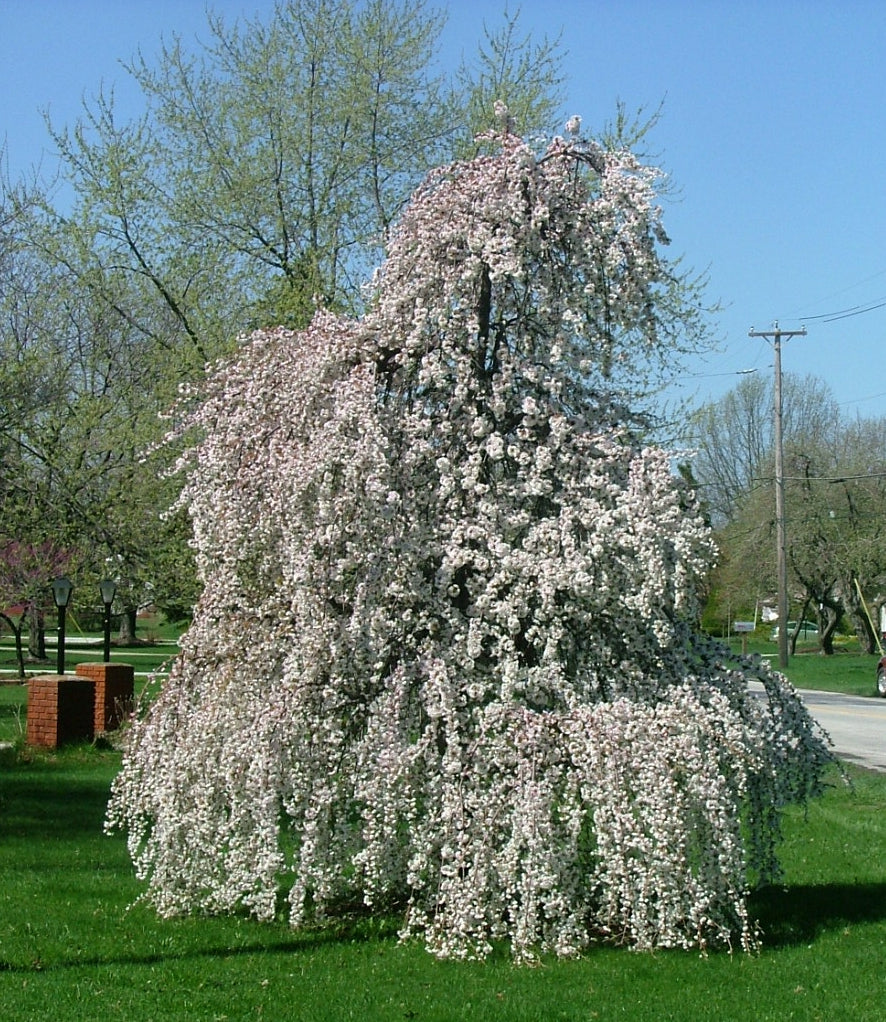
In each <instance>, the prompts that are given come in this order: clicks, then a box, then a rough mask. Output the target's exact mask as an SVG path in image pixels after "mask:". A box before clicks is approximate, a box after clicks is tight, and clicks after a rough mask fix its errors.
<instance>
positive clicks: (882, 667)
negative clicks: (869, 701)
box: [877, 656, 886, 698]
mask: <svg viewBox="0 0 886 1022" xmlns="http://www.w3.org/2000/svg"><path fill="white" fill-rule="evenodd" d="M877 695H878V696H883V697H884V698H886V656H881V657H880V662H879V663H878V664H877Z"/></svg>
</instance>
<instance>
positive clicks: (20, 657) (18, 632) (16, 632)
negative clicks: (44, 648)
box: [0, 614, 25, 681]
mask: <svg viewBox="0 0 886 1022" xmlns="http://www.w3.org/2000/svg"><path fill="white" fill-rule="evenodd" d="M0 618H2V619H3V620H4V621H5V622H6V623H7V624H8V625H9V627H10V628H11V629H12V634H13V637H14V638H15V659H16V661H17V662H18V676H19V678H21V680H22V681H24V680H25V651H24V648H23V646H22V625H23V624H24V619H25V615H24V614H22V616H21V617H20V618H19V619H18V624H16V623H15V621H13V620H12V618H11V617H8V616H7V615H6V614H0Z"/></svg>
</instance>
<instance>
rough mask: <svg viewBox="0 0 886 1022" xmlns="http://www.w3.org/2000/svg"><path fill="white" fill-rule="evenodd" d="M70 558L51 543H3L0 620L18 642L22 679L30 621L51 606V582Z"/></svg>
mask: <svg viewBox="0 0 886 1022" xmlns="http://www.w3.org/2000/svg"><path fill="white" fill-rule="evenodd" d="M71 557H72V555H71V552H70V551H68V550H64V549H62V548H60V547H58V546H56V544H55V543H53V542H51V541H49V540H47V541H44V542H42V543H25V542H21V541H19V540H14V539H7V540H0V620H2V621H5V622H6V624H7V625H8V626H9V629H10V631H11V632H12V635H13V638H14V641H15V655H16V662H17V664H18V676H19V678H22V679H24V677H25V651H24V643H23V641H22V632H23V631H24V628H25V625H26V624H27V622H28V618H29V616H30V615H33V614H42V613H43V611H44V610H45V609H46V608H47V607H51V606H52V594H51V591H50V586H51V584H52V580H53V579H54V578H57V577H58V576H59V575H62V574H64V572H65V571H67V570H68V568H69V566H70V563H71Z"/></svg>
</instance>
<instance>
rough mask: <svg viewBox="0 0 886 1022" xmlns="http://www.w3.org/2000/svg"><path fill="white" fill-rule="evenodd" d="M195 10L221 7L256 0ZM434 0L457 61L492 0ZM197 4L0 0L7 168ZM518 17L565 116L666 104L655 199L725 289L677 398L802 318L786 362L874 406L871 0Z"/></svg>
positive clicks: (765, 368) (492, 11)
mask: <svg viewBox="0 0 886 1022" xmlns="http://www.w3.org/2000/svg"><path fill="white" fill-rule="evenodd" d="M211 6H212V7H213V9H215V10H218V11H221V12H223V13H224V14H226V15H227V16H229V17H235V16H237V15H240V14H247V15H252V14H255V13H257V12H268V11H270V10H271V9H272V7H273V0H216V2H214V3H212V4H211ZM441 6H446V7H448V10H449V23H448V26H447V29H446V31H445V34H444V38H443V43H444V49H443V60H444V61H445V62H447V63H451V64H452V65H455V64H456V63H458V60H459V58H460V55H461V53H462V52H465V53H466V54H468V55H471V54H472V53H473V52H474V51H475V49H476V42H477V40H478V39H479V38H480V37H481V36H482V32H483V24H484V20H485V21H486V22H487V23H488V24H489V25H493V26H494V25H496V24H498V23H499V20H500V16H501V13H502V11H503V9H504V2H503V0H494V2H490V0H450V2H449V3H448V4H445V3H441ZM204 7H205V5H204V0H128V2H124V0H0V96H2V104H0V139H4V138H5V144H6V150H7V159H8V161H9V166H10V169H11V170H12V172H13V174H15V173H17V172H19V171H22V170H24V169H26V168H27V167H28V166H29V165H31V164H34V163H36V162H38V161H39V160H40V159H41V155H43V153H44V149H45V147H46V145H47V135H46V131H45V127H44V124H43V119H42V116H41V110H44V109H47V108H48V109H49V111H50V112H51V115H52V117H53V120H54V121H55V122H56V123H58V124H63V123H66V122H70V121H72V120H73V119H74V118H75V117H76V116H77V114H78V113H79V111H80V101H81V98H82V97H83V96H84V95H90V94H93V93H94V92H95V91H96V90H97V88H98V86H99V85H100V83H102V82H104V83H105V85H108V84H112V83H113V84H115V86H116V92H117V99H118V103H119V104H120V105H121V107H123V108H126V105H127V104H131V103H135V102H136V101H137V93H136V92H134V91H133V90H132V88H131V87H130V86H129V84H128V82H127V78H126V75H125V73H124V72H123V70H122V69H121V67H120V63H119V60H120V59H121V58H123V59H126V58H128V57H130V56H131V55H132V54H133V53H134V52H135V51H136V50H137V49H138V48H141V50H142V51H143V53H144V54H145V55H146V56H151V55H152V54H154V53H156V50H157V44H158V40H159V37H160V35H161V33H165V34H167V35H168V34H169V33H171V32H180V33H181V34H182V35H183V36H184V37H185V38H186V39H188V38H193V37H194V36H195V35H199V34H201V33H202V34H204V35H205V32H204V29H205V24H206V22H205V14H204ZM515 7H516V4H515V3H514V2H513V0H512V3H511V9H512V10H513V9H514V8H515ZM521 23H522V25H523V27H524V28H525V29H526V30H527V31H532V32H533V33H538V34H548V35H549V36H557V35H558V34H559V33H560V32H561V31H562V40H563V45H564V48H565V49H566V51H567V58H566V63H565V71H566V74H567V78H568V80H567V82H566V94H567V97H568V98H567V101H566V107H567V109H566V110H565V111H564V113H566V114H571V113H578V114H581V116H582V118H583V122H584V125H585V127H586V128H588V129H590V130H592V131H593V130H594V129H595V128H599V127H600V126H602V125H603V124H604V123H605V122H606V121H608V120H611V118H612V116H613V114H614V111H615V108H616V102H617V101H618V100H621V101H623V102H624V103H625V104H626V106H627V108H628V110H631V111H632V110H634V109H636V108H639V107H645V108H647V109H648V110H650V111H651V110H654V109H655V108H656V107H657V106H658V105H659V104H660V103H662V102H663V104H664V105H663V115H662V119H661V121H660V122H659V124H658V126H657V127H656V128H655V130H654V132H653V134H652V136H651V138H650V141H649V148H650V149H651V150H652V151H653V152H654V153H655V154H656V156H657V157H658V159H659V161H660V163H661V164H662V165H663V166H664V168H665V169H666V170H667V171H668V172H669V174H670V175H671V177H672V179H673V182H674V185H675V186H676V187H677V189H678V190H679V196H678V198H677V199H674V200H668V201H667V203H666V219H665V223H666V227H667V229H668V232H669V234H670V236H671V238H672V242H673V244H672V251H673V253H675V254H680V255H682V256H684V258H685V261H686V264H687V265H688V266H691V267H694V268H695V269H697V270H706V271H707V272H708V275H709V281H710V283H709V287H708V299H709V300H710V301H711V302H714V301H719V302H720V303H721V305H722V311H721V312H720V313H719V314H718V315H717V316H716V317H715V319H714V327H715V333H716V335H717V337H718V338H719V342H720V343H719V350H718V351H717V352H716V353H715V354H712V355H710V356H709V357H708V358H707V359H706V360H705V361H704V362H698V363H695V364H693V365H692V366H691V367H690V373H689V374H688V375H687V377H686V378H685V379H683V380H682V381H681V384H680V386H681V393H682V395H683V396H687V397H694V399H695V400H696V401H702V400H706V399H711V398H716V397H719V396H721V395H722V394H723V393H725V392H726V391H727V390H729V389H730V388H731V387H733V386H735V385H736V384H737V383H738V381H739V379H740V377H739V376H738V375H736V374H737V373H739V372H741V371H744V370H748V369H756V370H757V371H759V372H761V373H771V372H772V369H771V366H772V349H771V345H770V344H769V343H768V342H766V341H764V340H760V339H756V340H755V339H751V338H749V337H748V330H749V329H750V328H751V327H755V328H756V329H757V330H768V329H771V327H772V324H773V323H774V322H775V321H776V320H777V321H778V322H779V324H780V326H781V327H782V328H784V329H797V328H799V327H800V326H801V325H803V322H804V321H805V324H806V327H807V329H808V334H807V336H806V337H802V338H801V337H797V338H794V339H792V340H790V341H788V342H786V343H785V345H784V348H783V366H784V369H785V370H786V371H790V372H799V373H804V374H805V373H811V374H813V375H815V376H819V377H821V378H822V379H824V380H826V381H827V382H828V383H829V384H830V386H831V388H832V390H833V392H834V395H835V397H836V399H837V401H838V402H839V403H840V404H841V406H842V407H843V409H844V410H845V411H846V412H847V413H848V414H852V415H854V414H859V415H862V416H879V415H886V367H884V365H883V363H884V360H886V344H884V341H886V304H884V307H883V308H877V309H873V308H872V309H871V310H870V311H861V310H865V309H868V308H870V307H872V306H875V305H877V304H879V303H886V203H884V197H886V183H884V180H886V175H884V168H886V135H884V103H886V56H884V55H886V4H883V3H882V2H879V0H844V2H842V3H840V4H837V3H835V2H833V0H829V2H825V0H795V2H785V0H733V2H725V0H722V2H721V0H707V2H706V0H611V2H601V0H547V2H538V0H524V2H523V4H522V15H521ZM43 159H44V162H45V164H46V165H47V166H48V165H51V154H50V155H48V156H47V155H43ZM846 310H851V313H850V314H849V315H845V316H842V318H833V317H832V316H831V314H838V313H843V312H844V311H846ZM804 317H805V320H804ZM811 317H819V318H811ZM829 320H830V321H829Z"/></svg>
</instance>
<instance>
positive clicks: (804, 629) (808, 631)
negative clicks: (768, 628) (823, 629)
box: [769, 621, 818, 642]
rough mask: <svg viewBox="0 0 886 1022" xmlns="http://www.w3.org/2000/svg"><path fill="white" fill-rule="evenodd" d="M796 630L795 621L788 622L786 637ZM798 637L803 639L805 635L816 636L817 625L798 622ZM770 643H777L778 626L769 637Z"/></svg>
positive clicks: (811, 622)
mask: <svg viewBox="0 0 886 1022" xmlns="http://www.w3.org/2000/svg"><path fill="white" fill-rule="evenodd" d="M796 630H797V622H796V621H788V636H791V635H793V634H794V632H795V631H796ZM800 635H802V636H803V638H804V639H805V638H806V636H807V635H818V625H817V624H816V623H815V622H814V621H801V622H800ZM769 638H770V640H771V641H772V642H778V625H776V626H775V627H774V628H773V629H772V635H770V636H769Z"/></svg>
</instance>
